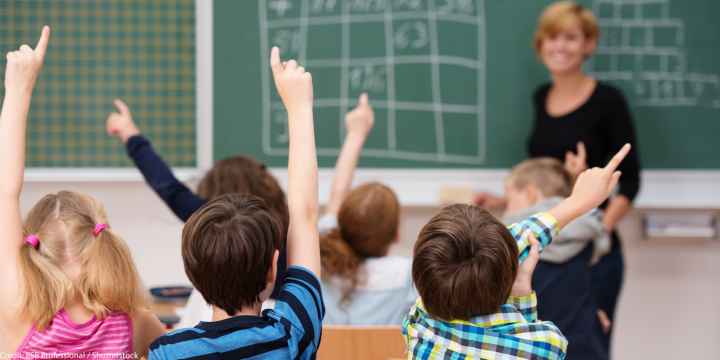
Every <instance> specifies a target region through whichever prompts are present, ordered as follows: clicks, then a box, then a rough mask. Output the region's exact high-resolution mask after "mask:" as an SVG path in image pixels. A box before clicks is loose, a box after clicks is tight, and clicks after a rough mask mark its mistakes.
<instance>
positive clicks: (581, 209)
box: [549, 144, 630, 228]
mask: <svg viewBox="0 0 720 360" xmlns="http://www.w3.org/2000/svg"><path fill="white" fill-rule="evenodd" d="M629 152H630V144H625V146H623V147H622V149H620V151H618V152H617V154H615V156H613V158H612V159H610V161H609V162H608V164H607V165H606V166H605V167H603V168H598V167H596V168H592V169H588V170H585V171H583V172H582V173H581V174H580V175H579V176H578V177H577V179H576V180H575V186H574V187H573V191H572V194H570V197H568V198H567V199H565V201H563V202H561V203H560V204H558V205H557V206H555V207H554V208H552V209H551V210H550V211H549V213H550V214H551V215H552V216H553V217H555V219H557V226H558V227H559V228H562V227H564V226H565V225H567V224H568V223H569V222H571V221H573V220H574V219H575V218H577V217H578V216H581V215H583V214H585V213H587V212H588V211H590V210H592V209H594V208H596V207H597V206H599V205H600V204H602V202H603V201H605V200H606V199H607V198H608V196H610V193H611V192H612V191H613V189H614V188H615V186H616V185H617V183H618V180H620V175H621V174H620V171H617V168H618V166H620V163H621V162H622V161H623V159H625V156H627V154H628V153H629Z"/></svg>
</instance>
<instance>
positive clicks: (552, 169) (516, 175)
mask: <svg viewBox="0 0 720 360" xmlns="http://www.w3.org/2000/svg"><path fill="white" fill-rule="evenodd" d="M506 181H507V182H508V184H509V185H511V186H513V187H514V188H516V189H524V188H526V187H527V186H528V185H533V186H535V187H537V188H538V190H540V192H541V193H542V194H543V196H545V197H552V196H561V197H567V196H570V192H571V191H572V185H573V180H572V176H571V175H570V173H569V172H568V171H567V170H565V166H563V163H561V162H560V161H559V160H557V159H554V158H549V157H541V158H534V159H529V160H525V161H523V162H521V163H520V164H518V165H516V166H515V167H513V168H512V170H511V171H510V176H508V178H507V180H506Z"/></svg>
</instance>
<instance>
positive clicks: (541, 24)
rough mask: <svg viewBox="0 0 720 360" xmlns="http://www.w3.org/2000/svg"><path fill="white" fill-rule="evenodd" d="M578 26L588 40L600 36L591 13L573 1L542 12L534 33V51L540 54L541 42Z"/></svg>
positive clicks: (553, 6) (550, 7)
mask: <svg viewBox="0 0 720 360" xmlns="http://www.w3.org/2000/svg"><path fill="white" fill-rule="evenodd" d="M576 24H577V25H579V26H580V29H581V30H582V32H583V34H584V35H585V37H586V38H588V39H589V40H597V39H598V37H599V36H600V30H599V28H598V22H597V19H596V18H595V15H593V13H592V11H590V10H588V9H587V8H585V7H584V6H582V5H580V4H578V3H576V2H574V1H558V2H556V3H554V4H552V5H550V6H548V7H547V8H545V11H543V13H542V15H540V20H539V21H538V27H537V30H536V31H535V39H534V46H535V51H536V52H538V53H539V52H540V48H541V47H542V42H543V40H545V39H547V38H548V37H553V36H555V35H557V34H558V33H560V32H562V31H564V30H567V29H568V28H569V27H571V26H573V25H576Z"/></svg>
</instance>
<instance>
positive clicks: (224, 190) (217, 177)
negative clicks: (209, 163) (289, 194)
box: [198, 156, 289, 232]
mask: <svg viewBox="0 0 720 360" xmlns="http://www.w3.org/2000/svg"><path fill="white" fill-rule="evenodd" d="M225 194H248V195H254V196H257V197H259V198H261V199H263V200H265V203H266V204H267V206H268V207H269V208H270V210H271V211H273V212H274V213H275V214H276V216H277V217H278V219H279V220H280V222H281V225H282V226H283V228H284V229H287V226H288V224H289V216H288V208H287V201H286V199H285V192H283V190H282V188H281V187H280V184H279V183H278V181H277V179H276V178H275V176H273V175H272V173H270V171H268V169H267V167H266V166H265V165H264V164H262V163H260V162H258V161H257V160H255V159H253V158H250V157H247V156H235V157H231V158H227V159H223V160H220V161H218V162H216V163H215V165H214V166H213V167H212V169H210V171H208V172H207V174H205V176H204V177H203V179H202V180H201V181H200V184H198V195H200V196H201V197H202V198H205V199H207V200H212V199H215V198H216V197H218V196H222V195H225ZM286 232H287V231H286Z"/></svg>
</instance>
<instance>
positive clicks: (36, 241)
mask: <svg viewBox="0 0 720 360" xmlns="http://www.w3.org/2000/svg"><path fill="white" fill-rule="evenodd" d="M25 243H26V244H28V245H30V246H32V247H33V248H35V249H37V248H38V246H40V238H39V237H38V236H37V235H35V234H31V235H28V236H26V237H25Z"/></svg>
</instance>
